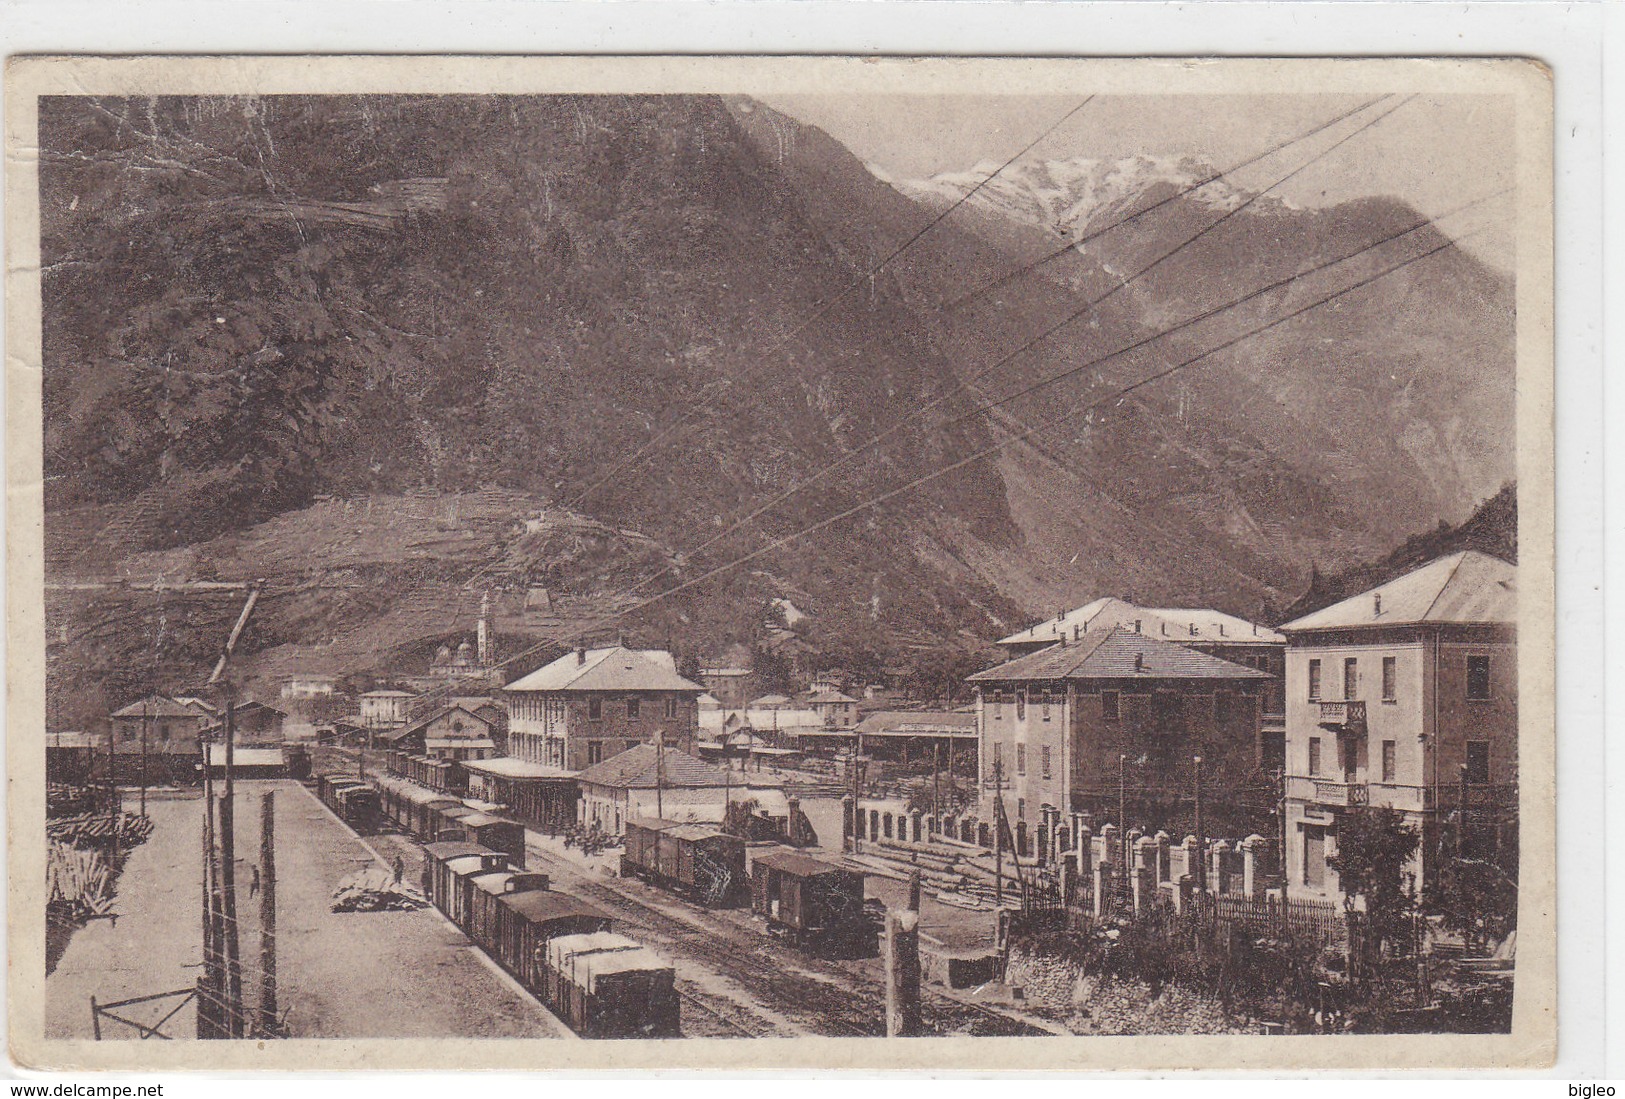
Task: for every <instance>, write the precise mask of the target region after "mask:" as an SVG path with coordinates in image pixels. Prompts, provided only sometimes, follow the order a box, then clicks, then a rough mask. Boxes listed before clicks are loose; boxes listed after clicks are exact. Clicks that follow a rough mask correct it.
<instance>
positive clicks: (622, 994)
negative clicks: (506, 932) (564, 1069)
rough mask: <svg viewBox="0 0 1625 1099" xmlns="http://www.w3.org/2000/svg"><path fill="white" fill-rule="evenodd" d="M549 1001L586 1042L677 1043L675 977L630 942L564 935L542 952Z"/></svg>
mask: <svg viewBox="0 0 1625 1099" xmlns="http://www.w3.org/2000/svg"><path fill="white" fill-rule="evenodd" d="M541 968H542V977H543V988H544V999H546V1000H547V1001H548V1004H549V1006H550V1007H552V1008H553V1011H554V1012H555V1013H556V1014H557V1015H558V1016H559V1017H560V1018H562V1019H563V1020H564V1021H565V1023H566V1024H567V1025H569V1027H570V1028H571V1029H572V1030H574V1031H575V1032H576V1033H577V1034H579V1035H581V1036H582V1037H583V1038H675V1037H677V1036H678V1034H679V1029H678V1020H679V1007H678V998H677V984H676V973H675V970H674V968H673V966H672V964H671V962H669V961H667V960H666V959H665V958H662V957H661V956H660V955H658V954H656V953H655V952H654V951H652V950H649V949H648V948H646V947H644V946H642V945H640V944H639V943H637V942H634V941H633V940H631V939H628V938H626V937H625V936H624V935H615V934H609V933H598V934H592V935H561V936H558V937H556V938H553V939H550V940H548V943H547V945H546V947H545V948H544V950H543V952H542V966H541Z"/></svg>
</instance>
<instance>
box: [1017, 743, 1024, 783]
mask: <svg viewBox="0 0 1625 1099" xmlns="http://www.w3.org/2000/svg"><path fill="white" fill-rule="evenodd" d="M1026 773H1027V746H1026V745H1025V744H1017V745H1016V774H1018V775H1024V774H1026Z"/></svg>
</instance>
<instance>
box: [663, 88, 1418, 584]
mask: <svg viewBox="0 0 1625 1099" xmlns="http://www.w3.org/2000/svg"><path fill="white" fill-rule="evenodd" d="M1382 98H1387V97H1379V99H1377V100H1372V101H1371V102H1370V103H1367V104H1365V105H1363V106H1362V107H1360V108H1356V109H1355V110H1354V111H1351V112H1345V113H1344V114H1342V115H1339V116H1338V117H1337V118H1335V119H1332V120H1330V121H1328V122H1326V123H1324V124H1322V125H1321V126H1317V127H1316V128H1315V129H1314V130H1311V131H1310V134H1316V133H1321V132H1324V131H1325V130H1326V129H1328V128H1329V127H1331V126H1333V125H1336V123H1337V122H1339V121H1343V120H1345V119H1347V118H1350V117H1352V116H1353V115H1354V114H1358V113H1359V112H1360V111H1361V110H1364V109H1365V108H1366V107H1369V106H1371V105H1372V104H1374V103H1377V102H1380V101H1381V99H1382ZM1414 98H1415V97H1414V96H1410V97H1407V98H1406V99H1403V100H1401V101H1400V102H1399V103H1397V104H1396V105H1394V106H1393V107H1390V108H1389V109H1388V110H1386V111H1383V112H1381V113H1379V114H1377V115H1375V116H1374V117H1372V118H1370V119H1368V120H1366V121H1365V122H1363V123H1362V124H1361V125H1360V126H1358V127H1357V128H1355V129H1353V130H1351V131H1350V132H1349V133H1347V134H1345V135H1344V136H1342V137H1340V138H1339V139H1338V140H1337V141H1335V142H1333V143H1332V144H1331V145H1328V146H1327V147H1326V148H1324V149H1321V150H1320V151H1318V152H1317V153H1315V155H1314V156H1312V157H1310V158H1309V159H1308V160H1306V161H1304V162H1303V163H1302V164H1299V165H1298V166H1297V167H1296V168H1293V169H1292V170H1291V171H1289V172H1287V173H1285V174H1284V175H1281V176H1279V177H1278V178H1277V179H1275V180H1274V181H1273V182H1271V183H1270V184H1269V185H1268V186H1266V187H1264V188H1263V189H1262V190H1260V191H1257V192H1255V193H1254V194H1253V195H1252V196H1251V197H1249V198H1248V199H1247V200H1246V201H1245V202H1242V203H1241V204H1239V205H1237V206H1235V207H1233V208H1231V209H1229V210H1226V211H1225V212H1224V213H1223V214H1222V215H1221V216H1220V217H1219V218H1218V219H1216V220H1214V221H1211V222H1209V223H1208V224H1206V225H1204V226H1203V227H1202V228H1201V229H1200V230H1198V231H1197V232H1196V233H1195V234H1194V235H1192V236H1190V237H1188V238H1186V239H1184V240H1182V241H1181V242H1180V243H1179V244H1176V245H1175V246H1174V247H1172V248H1170V249H1169V250H1167V251H1166V252H1163V253H1162V254H1161V255H1159V256H1158V257H1157V258H1156V259H1154V260H1152V261H1151V262H1150V263H1147V264H1146V265H1145V266H1143V267H1141V268H1140V269H1139V270H1137V271H1135V272H1134V273H1133V274H1131V275H1128V276H1126V277H1124V278H1123V279H1122V280H1120V281H1119V282H1118V283H1116V284H1115V285H1114V286H1113V287H1112V289H1110V290H1108V291H1107V292H1106V293H1104V294H1101V295H1099V296H1097V297H1094V298H1091V299H1090V300H1088V301H1086V302H1085V303H1084V304H1083V305H1082V306H1080V307H1079V308H1078V309H1076V310H1074V311H1073V312H1072V313H1070V314H1068V315H1067V316H1066V317H1065V318H1064V319H1062V320H1061V321H1059V322H1057V323H1055V324H1053V325H1051V326H1050V327H1049V328H1047V329H1045V330H1044V331H1043V332H1041V333H1039V334H1038V335H1036V336H1034V337H1032V338H1031V339H1029V340H1028V341H1027V342H1025V343H1023V344H1022V345H1021V346H1020V347H1017V348H1016V349H1015V350H1014V351H1011V352H1009V353H1008V354H1006V355H1004V356H1002V357H1001V358H999V359H996V360H995V361H994V362H992V363H990V364H989V365H988V366H986V367H983V368H982V369H981V370H980V371H978V372H977V373H975V374H973V375H971V376H970V377H968V378H965V379H962V380H960V381H959V382H958V383H957V384H955V385H954V386H952V387H950V388H948V389H945V390H943V391H942V392H941V393H939V394H937V395H936V396H935V397H933V398H931V399H930V400H928V401H927V402H925V403H924V404H923V405H921V406H919V408H917V409H915V410H914V411H913V412H910V413H905V414H904V415H902V416H901V417H899V418H898V419H897V420H895V421H894V422H893V423H892V424H890V425H889V426H887V427H886V428H883V429H882V430H881V431H880V432H879V433H878V434H876V435H874V436H872V437H871V438H870V439H869V440H868V441H866V442H864V443H862V444H860V445H859V446H857V447H856V448H854V449H852V450H850V451H848V452H847V453H845V454H843V455H842V456H841V457H840V458H837V459H836V460H835V461H833V462H830V463H828V464H827V465H825V466H824V467H823V468H821V469H819V470H817V471H816V472H814V473H812V474H810V475H809V476H808V477H806V478H803V479H802V480H801V481H798V482H797V483H796V484H794V485H792V486H790V487H789V488H787V489H783V490H781V491H780V492H779V493H778V494H776V495H775V496H773V497H772V498H770V499H769V500H767V501H766V502H765V503H762V504H760V505H758V506H757V507H756V508H754V509H753V510H751V511H750V512H748V513H747V514H745V515H744V516H742V517H740V518H739V519H737V520H734V521H733V522H732V523H730V524H729V525H728V526H727V527H725V528H724V529H723V530H721V531H719V532H717V533H716V534H714V535H712V536H711V537H710V538H708V539H707V540H706V541H705V542H703V543H701V544H700V545H699V546H697V547H695V548H694V549H692V550H689V551H687V555H688V556H693V555H695V554H699V553H703V552H704V551H705V550H707V549H709V548H710V547H711V546H713V545H715V544H716V543H718V542H720V541H721V540H722V539H724V538H726V537H728V536H729V535H731V534H733V533H734V532H735V531H737V530H739V529H740V528H741V527H743V526H744V525H745V524H747V523H750V522H752V521H754V520H755V519H757V518H759V517H760V516H762V515H764V514H766V513H767V512H769V511H771V510H773V509H774V508H775V507H777V506H778V505H779V504H781V503H783V502H784V501H786V500H788V499H790V498H791V497H793V496H796V495H798V494H799V493H801V492H803V491H805V490H806V489H808V488H811V487H812V486H813V485H815V484H818V483H819V482H820V481H822V480H824V479H825V478H827V477H829V476H830V475H832V474H834V473H836V472H837V471H839V470H840V469H842V468H844V467H845V466H847V465H848V464H850V463H852V462H854V461H856V460H857V459H858V458H860V457H862V456H863V455H864V454H867V453H868V452H869V451H870V450H872V449H873V448H874V447H875V446H877V445H878V444H880V443H881V442H883V441H885V440H886V439H888V438H890V437H891V436H893V435H895V434H896V433H897V432H898V431H900V430H902V429H903V428H905V427H908V426H910V424H911V423H912V422H913V417H915V416H917V415H919V414H920V413H924V412H928V411H930V410H931V409H933V408H936V407H938V406H939V405H941V404H943V403H944V402H946V401H949V400H951V399H952V398H954V397H956V396H958V395H959V394H961V393H964V392H966V391H967V390H970V389H973V388H975V386H976V385H977V383H979V382H981V381H982V380H983V379H985V378H987V377H989V376H990V375H992V374H994V373H995V372H997V371H999V370H1002V369H1003V368H1004V367H1006V366H1008V365H1009V364H1010V363H1011V362H1013V361H1015V359H1017V358H1018V357H1020V356H1021V355H1023V354H1025V353H1026V352H1027V351H1030V350H1031V349H1032V348H1034V347H1036V346H1037V345H1038V344H1040V343H1042V342H1043V341H1045V340H1047V339H1049V338H1050V337H1051V336H1054V335H1055V334H1056V333H1058V332H1060V331H1061V330H1063V329H1065V328H1066V327H1068V326H1069V325H1071V324H1073V323H1075V322H1076V321H1078V320H1080V319H1082V318H1083V317H1084V316H1086V315H1087V314H1089V313H1090V312H1092V311H1093V310H1094V309H1095V308H1096V307H1097V306H1099V305H1101V304H1103V303H1104V302H1105V301H1106V300H1108V299H1109V298H1111V297H1112V296H1113V295H1115V294H1117V293H1118V292H1120V291H1122V290H1124V289H1127V287H1128V286H1129V285H1130V284H1132V283H1133V282H1134V281H1135V280H1137V279H1139V278H1141V277H1142V276H1144V275H1145V274H1147V273H1148V272H1150V271H1152V270H1154V269H1156V268H1157V267H1158V266H1160V265H1161V264H1162V263H1163V262H1164V261H1166V260H1168V259H1170V258H1171V257H1173V256H1174V255H1176V254H1178V253H1179V252H1182V251H1183V250H1185V249H1186V248H1188V247H1190V246H1191V245H1193V244H1195V243H1196V242H1198V241H1200V240H1201V239H1203V238H1204V237H1206V236H1207V235H1208V234H1209V233H1211V232H1213V231H1214V230H1215V229H1217V228H1218V227H1219V226H1220V225H1223V224H1224V223H1225V222H1227V221H1229V220H1230V219H1231V218H1233V217H1235V216H1236V215H1238V214H1240V213H1241V212H1242V211H1244V210H1246V209H1248V208H1249V207H1251V206H1252V205H1253V204H1254V203H1256V202H1258V201H1259V200H1261V199H1262V198H1264V197H1265V196H1266V195H1268V194H1269V193H1270V192H1271V191H1273V190H1274V189H1275V188H1277V187H1279V186H1281V185H1282V184H1284V183H1286V182H1288V181H1290V180H1292V179H1294V178H1295V177H1297V176H1298V175H1299V174H1301V173H1302V172H1304V171H1306V170H1307V169H1309V168H1310V167H1312V166H1313V165H1315V164H1317V163H1319V162H1320V161H1321V160H1323V159H1324V158H1325V157H1327V156H1329V155H1330V154H1331V153H1332V152H1334V151H1335V150H1337V149H1338V148H1340V147H1342V146H1343V145H1344V144H1346V143H1347V142H1349V141H1351V140H1353V139H1354V138H1355V137H1357V136H1359V135H1360V134H1362V133H1364V132H1366V131H1367V130H1369V129H1371V128H1372V127H1373V126H1375V125H1377V124H1378V123H1380V122H1382V121H1383V120H1384V119H1386V118H1388V117H1389V116H1390V115H1392V114H1393V113H1394V112H1395V111H1397V110H1399V108H1400V107H1403V106H1404V105H1405V104H1406V103H1407V102H1409V101H1410V100H1411V99H1414ZM1305 136H1308V135H1305ZM1299 140H1301V139H1299ZM1284 147H1285V146H1284V145H1282V146H1277V147H1276V149H1275V151H1280V149H1281V148H1284ZM1259 159H1262V156H1260V157H1255V158H1253V162H1256V161H1257V160H1259ZM1159 335H1160V334H1159ZM1098 361H1099V360H1096V363H1098ZM1091 365H1094V363H1092V364H1091ZM964 418H966V417H961V418H960V419H956V420H950V421H947V422H946V423H944V424H942V425H939V427H940V426H949V425H951V424H956V423H959V422H961V420H962V419H964ZM648 582H649V580H648V579H645V580H644V581H643V582H641V583H639V584H638V585H636V586H634V587H633V588H632V589H631V590H632V591H637V590H638V589H639V588H641V587H643V586H644V585H646V584H647V583H648Z"/></svg>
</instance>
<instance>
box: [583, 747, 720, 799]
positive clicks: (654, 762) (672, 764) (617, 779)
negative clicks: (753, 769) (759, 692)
mask: <svg viewBox="0 0 1625 1099" xmlns="http://www.w3.org/2000/svg"><path fill="white" fill-rule="evenodd" d="M657 770H658V777H659V782H658V783H657V782H656V775H657ZM579 781H580V782H581V784H582V785H583V786H588V785H591V786H609V787H612V788H615V789H619V790H653V789H654V788H655V787H656V786H657V785H659V786H664V787H667V788H675V787H679V786H688V787H699V786H728V785H731V784H732V780H731V779H730V778H729V776H728V775H725V774H723V773H722V772H721V771H719V770H717V769H716V768H715V767H712V766H711V765H710V764H709V763H701V762H700V761H699V760H697V759H695V758H694V757H693V756H691V755H689V754H688V753H687V752H684V751H681V750H679V749H677V748H667V749H666V750H665V751H664V752H663V753H662V752H657V751H656V750H655V746H654V745H653V744H639V745H637V746H636V747H633V748H628V749H627V750H626V751H624V752H622V753H621V754H620V755H618V756H611V757H610V758H609V759H606V760H604V761H603V762H602V763H595V764H593V765H592V766H591V767H588V768H587V769H586V770H585V771H583V772H581V775H580V776H579Z"/></svg>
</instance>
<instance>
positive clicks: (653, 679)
mask: <svg viewBox="0 0 1625 1099" xmlns="http://www.w3.org/2000/svg"><path fill="white" fill-rule="evenodd" d="M503 690H505V691H693V692H694V693H695V694H696V695H698V694H699V693H701V692H702V691H704V690H705V688H704V687H702V686H700V685H699V684H698V683H691V682H690V681H688V680H687V679H684V678H683V677H682V676H680V675H678V674H677V662H676V660H675V659H674V658H673V657H672V655H671V653H669V652H666V651H665V650H664V649H628V648H625V647H623V646H620V645H613V646H610V647H609V648H605V649H589V650H586V651H584V652H570V653H565V654H564V655H563V656H561V657H559V658H558V659H557V660H555V661H553V663H551V664H548V665H546V666H544V667H541V668H538V669H536V670H535V671H534V672H531V673H530V674H529V675H526V676H521V677H520V678H518V679H516V680H514V681H513V682H512V683H510V684H508V685H507V686H506V687H504V688H503Z"/></svg>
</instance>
